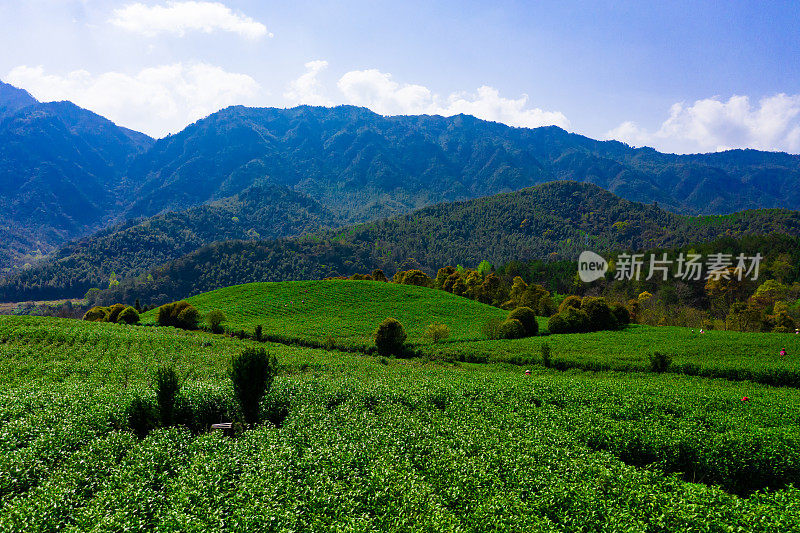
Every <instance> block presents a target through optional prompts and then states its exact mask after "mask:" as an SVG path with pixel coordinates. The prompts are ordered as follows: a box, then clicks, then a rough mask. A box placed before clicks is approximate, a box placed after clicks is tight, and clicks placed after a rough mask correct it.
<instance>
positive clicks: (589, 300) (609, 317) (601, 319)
mask: <svg viewBox="0 0 800 533" xmlns="http://www.w3.org/2000/svg"><path fill="white" fill-rule="evenodd" d="M581 311H583V312H584V313H586V315H587V316H588V317H589V330H590V331H603V330H610V329H618V328H619V323H618V322H617V319H616V317H615V316H614V314H613V313H612V312H611V307H609V305H608V303H607V302H606V299H605V298H601V297H595V296H586V297H585V298H584V299H583V300H581Z"/></svg>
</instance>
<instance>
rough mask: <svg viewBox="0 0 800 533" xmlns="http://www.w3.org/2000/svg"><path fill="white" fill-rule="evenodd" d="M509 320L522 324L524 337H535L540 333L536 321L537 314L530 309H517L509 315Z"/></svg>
mask: <svg viewBox="0 0 800 533" xmlns="http://www.w3.org/2000/svg"><path fill="white" fill-rule="evenodd" d="M507 318H508V319H516V320H519V322H520V323H521V324H522V327H523V329H524V335H523V336H524V337H533V336H534V335H536V334H537V333H539V323H538V322H537V321H536V313H534V312H533V309H531V308H530V307H517V308H516V309H514V310H513V311H511V312H510V313H508V317H507Z"/></svg>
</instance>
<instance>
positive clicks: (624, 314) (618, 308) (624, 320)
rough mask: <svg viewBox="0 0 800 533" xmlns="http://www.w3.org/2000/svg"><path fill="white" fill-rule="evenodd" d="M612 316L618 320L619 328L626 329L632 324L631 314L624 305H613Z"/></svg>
mask: <svg viewBox="0 0 800 533" xmlns="http://www.w3.org/2000/svg"><path fill="white" fill-rule="evenodd" d="M611 314H613V315H614V318H616V319H617V326H618V327H620V328H624V327H625V326H627V325H628V324H630V323H631V314H630V312H629V311H628V308H627V307H625V306H624V305H622V304H611Z"/></svg>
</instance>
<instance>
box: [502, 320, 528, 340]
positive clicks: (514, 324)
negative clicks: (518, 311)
mask: <svg viewBox="0 0 800 533" xmlns="http://www.w3.org/2000/svg"><path fill="white" fill-rule="evenodd" d="M499 334H500V338H501V339H521V338H522V337H525V326H523V325H522V322H520V321H519V320H518V319H516V318H507V319H505V320H503V321H502V322H501V323H500V326H499Z"/></svg>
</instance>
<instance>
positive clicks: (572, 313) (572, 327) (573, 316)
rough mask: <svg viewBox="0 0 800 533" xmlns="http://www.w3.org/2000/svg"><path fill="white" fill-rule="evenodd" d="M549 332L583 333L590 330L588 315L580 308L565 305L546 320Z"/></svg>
mask: <svg viewBox="0 0 800 533" xmlns="http://www.w3.org/2000/svg"><path fill="white" fill-rule="evenodd" d="M547 330H548V331H549V332H550V333H584V332H587V331H590V330H591V323H590V322H589V315H587V314H586V311H584V310H582V309H576V308H575V307H572V306H566V307H565V308H564V310H563V311H560V312H558V313H557V314H555V315H553V316H551V317H550V319H549V320H548V321H547Z"/></svg>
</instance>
